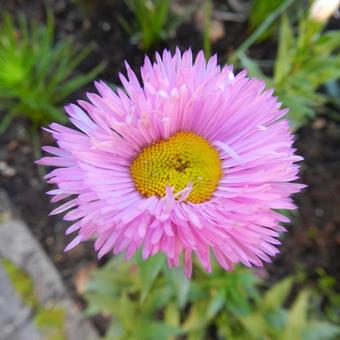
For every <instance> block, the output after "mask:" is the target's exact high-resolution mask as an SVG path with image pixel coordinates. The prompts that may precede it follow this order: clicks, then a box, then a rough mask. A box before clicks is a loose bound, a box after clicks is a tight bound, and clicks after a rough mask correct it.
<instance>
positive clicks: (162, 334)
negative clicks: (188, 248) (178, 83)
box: [0, 0, 340, 340]
mask: <svg viewBox="0 0 340 340" xmlns="http://www.w3.org/2000/svg"><path fill="white" fill-rule="evenodd" d="M338 7H339V1H337V0H318V1H304V0H272V1H267V0H206V1H204V0H200V1H199V0H197V1H195V0H192V1H189V0H173V1H170V0H145V1H142V0H101V1H95V0H54V1H52V0H50V1H49V0H8V1H6V0H0V12H1V15H0V339H8V340H12V339H29V340H32V339H33V340H35V339H80V338H84V339H94V340H95V339H98V338H105V339H141V340H144V339H146V340H149V339H174V340H175V339H191V340H196V339H290V340H291V339H308V340H309V339H322V340H323V339H336V338H337V337H339V334H340V333H339V327H338V324H339V321H340V314H339V313H340V305H339V303H340V296H339V285H338V280H339V273H340V272H339V269H340V256H339V255H340V254H339V252H338V250H339V244H340V235H339V231H338V227H339V223H340V195H339V194H340V176H339V173H340V157H339V156H340V144H339V142H340V129H339V126H340V82H339V79H340V53H339V52H340V19H339V12H338ZM177 46H178V47H179V48H180V49H181V50H182V51H183V50H185V49H187V48H189V47H190V48H191V49H192V50H193V52H194V53H195V54H196V53H197V52H198V51H199V50H201V49H203V50H204V53H205V56H206V57H209V56H211V55H212V54H215V53H217V56H218V61H219V63H220V64H221V65H223V64H225V63H233V64H234V66H235V70H237V71H239V70H241V69H243V68H247V69H248V71H249V74H250V75H251V76H256V77H259V78H261V79H264V80H265V82H266V83H267V85H268V87H273V88H275V94H276V95H277V96H279V98H280V101H282V103H283V105H284V106H285V107H288V108H289V109H290V112H289V114H288V119H289V120H290V123H291V127H292V129H293V130H294V131H295V134H296V137H295V138H296V143H295V146H296V148H297V150H298V151H297V153H298V154H299V155H301V156H303V157H304V159H305V160H304V161H303V162H302V164H301V182H302V183H305V184H307V185H308V187H307V189H305V190H304V191H303V192H302V193H300V194H298V195H297V196H296V197H295V202H296V204H297V206H298V210H297V211H295V212H293V213H289V217H290V218H291V220H292V222H291V223H290V224H289V225H288V226H287V229H288V233H285V234H284V235H282V237H281V240H282V246H281V247H280V250H281V253H280V254H279V255H278V256H276V258H275V259H274V261H273V263H271V264H268V265H266V266H265V267H264V268H261V269H246V268H244V267H241V266H240V267H238V268H237V269H236V270H235V272H232V273H228V272H224V271H222V270H221V269H219V268H218V267H217V266H216V268H215V269H214V272H213V273H212V274H206V273H204V272H203V270H201V269H200V267H199V266H197V267H196V268H195V270H194V274H193V278H192V279H191V281H188V280H186V279H185V278H184V277H183V274H182V271H181V270H172V271H171V272H169V271H168V270H167V269H166V266H165V265H164V259H163V257H162V256H161V255H159V256H155V257H153V258H152V259H150V260H148V261H146V262H142V261H141V259H140V258H139V257H138V256H136V257H135V258H134V259H133V260H132V261H130V262H127V263H126V262H124V261H123V260H122V259H121V258H120V257H117V258H114V259H112V257H111V256H107V257H105V258H103V259H102V260H100V261H98V260H97V257H96V254H95V252H94V250H93V248H92V244H91V243H85V244H84V243H82V244H80V245H78V246H77V247H76V248H75V249H73V250H71V251H69V252H67V253H64V251H63V250H64V248H65V246H66V245H67V244H68V243H69V242H70V240H71V237H70V236H65V235H64V231H65V229H66V222H64V221H62V218H61V217H60V216H56V217H54V216H48V214H49V212H50V211H51V210H52V209H54V206H53V204H51V203H49V200H48V196H47V195H46V194H45V192H46V191H48V190H51V189H52V188H51V187H48V185H46V183H45V181H43V179H42V177H43V176H44V175H45V173H44V169H41V168H38V167H37V166H36V165H35V164H34V163H33V162H34V160H36V159H38V158H39V157H40V146H41V145H52V144H53V141H52V139H51V138H50V136H49V135H48V134H47V133H45V132H44V131H43V130H42V129H41V127H44V126H45V127H46V126H47V125H48V124H49V123H51V122H62V123H65V124H69V123H68V122H67V119H66V115H65V113H64V111H63V105H65V104H66V103H69V102H74V101H75V100H77V99H85V98H86V94H85V93H86V91H90V92H91V91H94V86H93V82H92V81H93V80H94V79H101V80H104V81H106V82H107V83H109V85H110V86H112V87H113V88H114V87H116V86H119V85H120V83H119V79H118V73H119V72H124V61H125V60H127V61H128V62H129V64H130V66H131V67H132V68H133V70H134V71H135V72H136V73H137V74H138V72H139V68H140V66H141V65H142V63H143V60H144V55H145V54H148V55H149V56H150V57H151V58H153V56H154V53H155V51H161V50H163V49H164V48H167V49H170V50H171V51H174V49H175V48H176V47H177ZM287 214H288V213H287Z"/></svg>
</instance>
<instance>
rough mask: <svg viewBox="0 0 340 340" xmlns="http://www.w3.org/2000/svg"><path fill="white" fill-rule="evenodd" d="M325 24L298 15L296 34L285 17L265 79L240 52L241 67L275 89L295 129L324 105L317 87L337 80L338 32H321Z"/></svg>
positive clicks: (339, 70)
mask: <svg viewBox="0 0 340 340" xmlns="http://www.w3.org/2000/svg"><path fill="white" fill-rule="evenodd" d="M324 26H325V23H322V22H317V21H314V20H313V19H312V18H310V17H309V16H308V13H304V14H302V15H301V18H300V20H299V23H298V27H297V30H296V32H294V28H293V26H292V24H291V23H290V21H289V19H288V17H287V16H286V15H283V17H282V20H281V25H280V34H279V41H278V51H277V55H276V58H275V61H274V66H273V70H272V76H271V77H270V76H266V75H265V74H264V73H263V71H262V70H261V67H260V66H259V64H258V63H257V62H256V61H254V60H252V59H251V58H249V57H247V56H246V54H245V53H243V52H241V53H240V54H239V58H240V60H241V64H242V66H244V67H246V68H247V69H248V70H249V73H250V74H251V75H252V76H256V77H259V78H261V79H264V80H265V82H266V83H267V86H268V87H273V88H275V91H276V94H277V95H278V97H279V98H280V101H282V103H283V104H284V106H286V107H288V108H289V109H290V111H289V118H290V120H291V122H292V124H293V126H294V127H295V128H297V127H299V126H301V125H303V124H304V123H305V122H306V121H307V120H308V118H312V117H314V116H315V113H316V111H317V110H319V111H320V109H321V108H322V107H323V106H324V105H325V104H326V103H327V102H328V99H329V97H328V95H327V94H326V93H325V92H321V91H319V90H320V87H321V86H323V85H325V84H327V83H329V82H331V81H334V80H337V79H339V78H340V54H339V48H340V32H339V31H338V30H335V31H332V30H327V31H324Z"/></svg>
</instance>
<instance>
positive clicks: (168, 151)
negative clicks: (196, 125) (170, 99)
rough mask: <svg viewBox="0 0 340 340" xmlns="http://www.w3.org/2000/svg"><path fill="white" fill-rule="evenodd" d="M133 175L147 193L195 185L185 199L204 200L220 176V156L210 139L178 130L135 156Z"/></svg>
mask: <svg viewBox="0 0 340 340" xmlns="http://www.w3.org/2000/svg"><path fill="white" fill-rule="evenodd" d="M131 175H132V178H133V179H134V182H135V185H136V188H137V190H138V191H139V192H140V193H141V194H142V195H143V196H145V197H150V196H157V197H163V196H165V195H166V187H167V186H169V187H171V188H173V191H174V193H177V192H179V191H181V190H183V189H185V188H186V187H187V185H188V184H191V185H192V190H191V192H190V194H189V195H188V197H187V198H186V201H189V202H192V203H202V202H204V201H207V200H209V199H210V198H211V196H212V194H213V192H214V191H215V189H216V188H217V185H218V181H219V180H220V178H221V175H222V170H221V160H220V156H219V153H218V152H217V150H216V149H215V148H214V147H213V146H211V145H210V144H209V143H208V141H207V140H205V139H204V138H202V137H201V136H198V135H196V134H194V133H191V132H179V133H177V134H175V135H174V136H172V137H170V138H169V139H167V140H161V141H158V142H156V143H154V144H152V145H150V146H148V147H146V148H144V149H143V150H142V151H141V153H140V154H139V155H138V156H137V157H136V158H135V159H134V160H133V162H132V165H131Z"/></svg>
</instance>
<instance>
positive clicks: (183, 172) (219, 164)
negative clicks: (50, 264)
mask: <svg viewBox="0 0 340 340" xmlns="http://www.w3.org/2000/svg"><path fill="white" fill-rule="evenodd" d="M126 68H127V79H126V78H125V77H124V76H123V75H121V76H120V79H121V81H122V84H123V86H124V90H122V89H118V90H117V91H113V90H112V89H111V88H110V87H108V86H107V85H106V84H104V83H103V82H97V83H96V84H95V85H96V88H97V90H98V92H99V95H98V94H94V93H88V94H87V97H88V99H89V101H90V102H86V101H82V100H80V101H78V105H73V104H71V105H68V106H66V108H65V109H66V112H67V113H68V114H69V116H70V121H71V122H72V123H73V124H74V125H75V126H76V127H77V128H78V129H77V130H75V129H70V128H68V127H64V126H62V125H59V124H56V123H52V124H51V125H50V128H49V129H46V130H47V131H48V132H50V133H51V134H52V136H53V137H54V138H55V140H56V141H57V144H58V147H51V146H48V147H44V148H43V150H45V151H46V152H48V153H50V154H52V155H53V156H52V157H44V158H42V159H41V160H39V161H38V162H37V163H39V164H43V165H47V166H55V167H57V168H56V169H55V170H53V171H52V172H50V173H49V174H48V175H47V176H46V179H47V181H48V182H49V183H53V184H55V185H56V186H57V188H56V189H54V190H51V191H49V192H48V194H50V195H53V196H54V197H53V198H52V202H59V201H62V200H65V201H66V203H63V204H62V205H61V206H59V207H58V208H57V209H55V210H54V211H52V213H51V214H57V213H61V212H64V211H66V210H69V211H68V212H67V213H66V215H65V216H64V220H66V221H75V222H74V223H73V224H72V225H71V226H70V227H69V228H68V229H67V231H66V234H70V233H74V232H77V236H76V237H75V238H74V239H73V241H72V242H71V243H70V244H69V245H68V246H67V247H66V250H68V249H71V248H73V247H74V246H76V245H77V244H79V242H82V241H86V240H89V239H90V238H93V237H95V238H96V241H95V249H96V251H98V252H99V257H101V256H103V255H105V254H107V253H109V252H113V254H115V255H116V254H119V253H121V252H124V253H125V254H126V258H130V257H131V256H132V255H133V254H134V253H135V252H136V250H137V249H139V248H141V249H142V255H143V258H144V259H147V258H148V257H149V256H152V255H154V254H156V253H158V252H163V253H165V254H166V256H167V259H168V265H169V267H173V266H179V264H180V258H181V255H182V254H183V262H184V268H185V273H186V275H187V276H190V275H191V272H192V255H193V254H196V255H197V257H198V259H199V260H200V262H201V264H202V266H203V267H204V268H205V270H206V271H211V260H210V256H211V255H214V256H215V258H216V260H217V262H218V263H219V264H220V265H221V266H222V267H223V268H225V269H226V270H232V269H233V265H234V264H235V263H240V262H241V263H243V264H244V265H246V266H262V263H263V261H265V262H269V261H270V257H271V256H274V255H275V254H277V253H278V249H277V248H276V246H277V245H278V244H280V242H279V241H278V240H277V237H278V236H279V232H282V231H285V228H284V227H282V226H281V225H280V223H281V222H288V219H287V218H286V217H285V216H283V215H282V214H280V213H279V212H277V211H276V210H277V209H293V208H295V206H294V204H293V203H292V200H291V198H290V195H291V194H293V193H296V192H298V191H300V189H301V188H302V187H303V185H301V184H297V183H292V181H294V180H296V179H297V178H298V176H297V173H298V170H299V167H298V165H296V164H294V163H295V162H297V161H300V160H301V159H302V158H301V157H299V156H296V155H294V151H295V149H294V148H293V147H292V142H293V136H292V135H291V133H290V131H289V127H288V122H287V120H285V119H282V117H283V116H284V115H285V114H286V113H287V111H288V110H286V109H284V110H282V109H280V103H278V102H277V100H276V98H275V97H273V95H272V94H273V90H265V85H264V82H263V81H261V80H258V79H255V78H253V79H250V78H248V77H247V76H246V72H245V71H242V72H240V73H239V74H237V75H234V74H233V71H232V67H231V66H225V67H223V68H222V69H221V68H220V67H219V66H217V63H216V57H212V58H211V59H210V60H209V61H208V62H206V61H205V59H204V56H203V53H202V52H200V53H199V54H198V56H197V58H196V60H195V61H194V62H193V60H192V53H191V51H186V52H185V53H184V54H183V55H181V53H180V52H179V50H177V51H176V53H175V54H174V55H171V54H170V53H169V52H168V51H164V52H163V56H162V57H161V56H160V55H159V54H156V62H155V63H154V64H152V63H151V62H150V60H149V59H148V58H146V59H145V63H144V66H143V67H142V68H141V78H142V85H141V84H140V82H139V81H138V79H137V77H136V75H135V74H134V73H133V71H132V70H131V68H130V67H129V66H128V65H126Z"/></svg>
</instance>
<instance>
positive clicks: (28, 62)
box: [0, 13, 104, 132]
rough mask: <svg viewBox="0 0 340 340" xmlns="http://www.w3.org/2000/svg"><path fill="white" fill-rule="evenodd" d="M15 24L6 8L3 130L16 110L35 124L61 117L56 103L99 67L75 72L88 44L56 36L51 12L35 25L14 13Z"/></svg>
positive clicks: (0, 72) (0, 91)
mask: <svg viewBox="0 0 340 340" xmlns="http://www.w3.org/2000/svg"><path fill="white" fill-rule="evenodd" d="M17 23H18V26H16V25H15V23H14V19H13V18H12V17H11V16H10V15H9V14H6V13H5V14H4V15H3V16H2V22H1V26H0V110H2V111H4V112H5V116H4V118H3V119H2V120H1V122H0V132H3V131H4V130H5V129H6V128H7V126H8V125H9V124H10V122H11V121H12V119H13V118H14V117H16V116H25V117H27V118H28V119H29V120H30V121H31V122H32V126H33V128H34V129H35V128H37V127H38V126H40V125H42V124H48V123H50V122H51V121H57V122H63V121H65V115H64V113H63V111H62V110H61V108H60V105H61V104H62V103H63V102H64V101H65V99H66V98H67V97H68V96H69V95H70V94H71V93H72V92H74V91H76V90H77V89H79V88H80V87H82V86H84V85H85V84H87V83H88V82H90V81H91V80H92V79H94V78H95V77H96V76H97V75H98V73H99V72H100V71H102V70H103V67H104V63H101V64H99V65H98V66H97V67H95V68H94V69H92V70H91V71H90V72H88V73H87V74H79V75H75V70H76V68H77V66H78V65H79V64H80V63H81V62H82V61H83V60H84V59H85V58H86V57H87V56H88V55H89V53H90V52H91V49H92V47H91V46H88V47H87V48H85V49H83V50H79V49H77V48H76V47H75V46H76V44H75V42H74V40H73V39H71V38H66V39H64V40H61V41H59V42H58V43H55V42H54V30H55V24H54V18H53V16H52V15H51V14H48V16H47V23H46V25H39V24H38V22H36V21H30V22H28V20H27V19H26V18H25V17H24V16H22V15H19V16H18V20H17Z"/></svg>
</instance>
